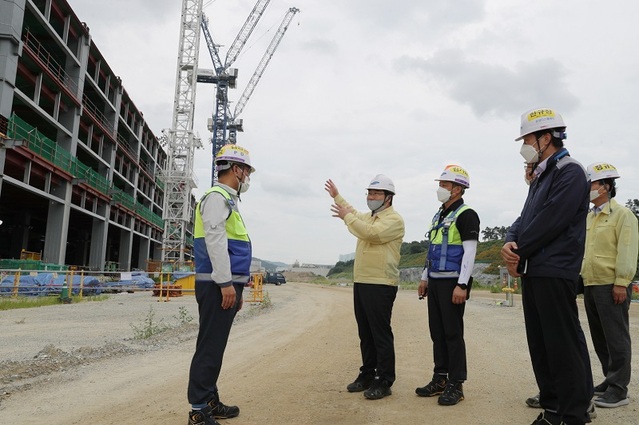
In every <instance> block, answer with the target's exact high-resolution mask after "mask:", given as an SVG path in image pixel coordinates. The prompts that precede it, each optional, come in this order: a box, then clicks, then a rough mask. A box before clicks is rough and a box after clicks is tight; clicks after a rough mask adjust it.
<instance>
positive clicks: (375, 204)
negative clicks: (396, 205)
mask: <svg viewBox="0 0 639 425" xmlns="http://www.w3.org/2000/svg"><path fill="white" fill-rule="evenodd" d="M366 205H368V209H370V210H371V211H373V212H375V211H377V210H378V209H380V208H381V207H382V205H384V200H383V199H367V200H366Z"/></svg>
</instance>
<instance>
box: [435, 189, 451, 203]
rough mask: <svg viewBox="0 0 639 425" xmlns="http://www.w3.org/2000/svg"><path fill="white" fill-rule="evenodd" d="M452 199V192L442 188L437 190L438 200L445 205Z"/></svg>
mask: <svg viewBox="0 0 639 425" xmlns="http://www.w3.org/2000/svg"><path fill="white" fill-rule="evenodd" d="M449 199H450V190H448V189H446V188H444V187H440V188H438V189H437V200H438V201H439V202H441V203H442V204H445V203H446V202H448V200H449Z"/></svg>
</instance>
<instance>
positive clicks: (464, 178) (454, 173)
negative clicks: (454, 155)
mask: <svg viewBox="0 0 639 425" xmlns="http://www.w3.org/2000/svg"><path fill="white" fill-rule="evenodd" d="M435 181H438V182H453V183H457V184H460V185H462V186H464V187H466V188H469V187H470V177H469V176H468V172H467V171H466V170H464V169H463V168H462V167H460V166H459V165H454V164H452V165H447V166H446V168H444V171H443V172H442V175H441V176H439V178H438V179H435Z"/></svg>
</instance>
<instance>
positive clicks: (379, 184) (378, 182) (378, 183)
mask: <svg viewBox="0 0 639 425" xmlns="http://www.w3.org/2000/svg"><path fill="white" fill-rule="evenodd" d="M366 189H367V190H368V189H373V190H386V191H388V192H390V193H392V194H393V195H394V194H395V184H394V183H393V181H392V180H391V179H389V178H388V177H387V176H385V175H384V174H378V175H376V176H375V177H373V180H371V182H370V183H369V184H368V187H367V188H366Z"/></svg>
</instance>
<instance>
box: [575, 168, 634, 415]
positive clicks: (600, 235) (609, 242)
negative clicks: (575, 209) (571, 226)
mask: <svg viewBox="0 0 639 425" xmlns="http://www.w3.org/2000/svg"><path fill="white" fill-rule="evenodd" d="M588 175H589V177H590V202H592V204H593V205H594V207H593V208H592V210H591V211H590V213H588V219H587V224H586V229H587V230H586V252H585V254H584V261H583V263H582V265H581V277H582V278H583V282H584V305H585V307H586V315H587V316H588V325H589V327H590V336H591V337H592V343H593V345H594V346H595V351H596V352H597V357H598V358H599V361H600V362H601V368H602V370H603V374H604V376H605V380H604V381H603V382H602V383H601V384H599V385H597V386H596V387H595V395H597V396H599V397H597V398H595V401H594V403H595V405H597V406H599V407H619V406H624V405H626V404H628V403H629V400H628V383H629V382H630V370H631V365H630V360H631V352H632V346H631V343H630V327H629V321H628V309H629V308H630V294H631V288H630V282H631V281H632V279H633V277H634V276H635V273H636V272H637V250H638V245H639V234H638V231H637V217H635V215H634V214H633V213H632V211H630V209H628V208H626V207H625V206H622V205H619V204H618V203H617V201H615V200H614V199H613V198H614V197H615V195H616V194H617V188H616V184H615V181H616V179H618V178H620V177H621V176H620V175H619V173H618V172H617V169H616V168H615V167H614V166H613V165H611V164H608V163H605V162H596V163H594V164H590V165H589V166H588Z"/></svg>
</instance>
